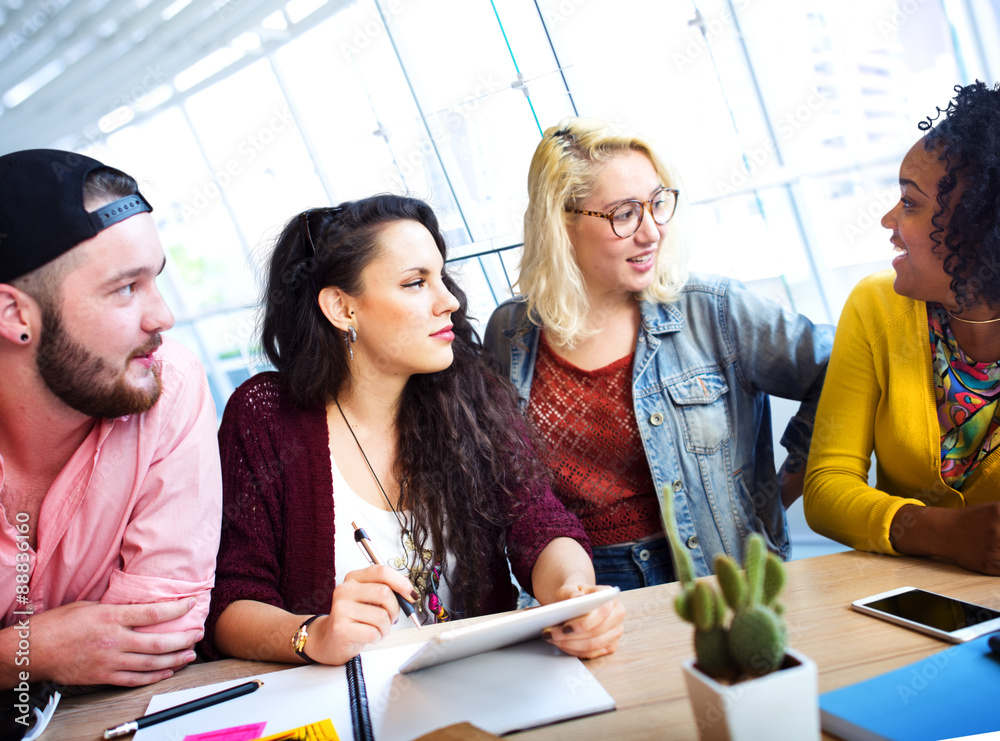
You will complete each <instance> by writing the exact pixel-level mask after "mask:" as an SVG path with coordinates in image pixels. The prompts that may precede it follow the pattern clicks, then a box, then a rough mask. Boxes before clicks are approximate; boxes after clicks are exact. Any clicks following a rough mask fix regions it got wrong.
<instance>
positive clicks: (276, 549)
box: [199, 372, 590, 659]
mask: <svg viewBox="0 0 1000 741" xmlns="http://www.w3.org/2000/svg"><path fill="white" fill-rule="evenodd" d="M518 423H520V422H519V420H518V421H515V420H512V424H518ZM219 448H220V454H221V456H222V484H223V510H222V512H223V523H222V539H221V542H220V544H219V558H218V564H217V567H216V579H215V588H214V590H213V592H212V607H211V610H210V612H209V615H208V619H207V621H206V623H205V638H204V640H203V641H202V642H201V643H200V644H199V651H200V653H201V654H202V656H203V657H204V658H206V659H217V658H221V654H219V652H218V651H217V650H216V649H215V646H214V642H213V637H214V633H215V625H216V622H217V621H218V619H219V615H221V614H222V611H223V610H225V609H226V607H227V606H228V605H229V604H230V603H231V602H234V601H236V600H257V601H260V602H265V603H267V604H271V605H275V606H277V607H280V608H282V609H285V610H288V611H289V612H292V613H294V614H300V615H311V614H315V613H328V612H329V611H330V604H331V600H332V598H333V588H334V584H335V572H334V555H333V546H334V538H333V535H334V518H333V507H334V492H333V474H332V470H331V467H330V448H329V432H328V429H327V422H326V410H325V408H323V407H322V406H318V407H316V408H314V409H308V410H304V409H302V408H300V407H298V406H297V405H296V404H295V403H294V402H293V401H292V400H291V398H290V397H289V396H288V395H287V394H286V393H285V392H284V391H283V390H282V388H281V386H280V384H279V381H278V375H277V374H276V373H270V372H269V373H261V374H259V375H257V376H254V377H253V378H251V379H250V380H248V381H247V382H246V383H244V384H243V385H242V386H240V387H239V388H238V389H237V390H236V391H235V392H234V393H233V395H232V396H231V397H230V399H229V403H228V404H227V405H226V411H225V414H224V415H223V418H222V425H221V427H220V429H219ZM515 509H516V510H517V512H518V513H519V515H518V516H517V517H516V518H512V521H511V522H510V524H509V525H508V527H507V553H506V554H505V553H503V551H502V550H501V548H500V543H501V542H502V539H501V537H500V536H501V533H500V532H499V531H498V532H497V534H496V537H495V538H491V541H490V542H491V543H493V544H496V545H495V548H494V551H493V553H491V554H489V558H488V567H487V568H486V569H484V573H483V579H485V580H487V581H488V583H489V584H490V586H491V589H490V591H489V593H488V596H487V599H486V604H485V606H484V609H483V610H482V611H481V612H482V613H483V614H486V613H493V612H502V611H504V610H511V609H514V607H515V605H516V598H517V591H516V589H515V588H514V586H513V585H512V584H511V581H510V576H509V572H508V562H507V559H508V558H509V559H510V567H511V568H512V569H513V573H514V576H515V577H516V578H517V580H518V582H519V583H520V584H521V585H522V586H524V587H525V589H528V590H529V591H530V588H531V569H532V567H533V566H534V564H535V560H536V559H537V558H538V555H539V554H540V553H541V552H542V550H543V549H544V548H545V546H546V545H548V543H549V542H550V541H551V540H553V539H554V538H558V537H569V538H573V539H574V540H577V541H579V542H580V543H581V544H582V545H583V546H584V548H586V549H587V551H588V553H589V551H590V543H589V541H588V540H587V536H586V533H585V532H584V529H583V527H582V526H581V525H580V522H579V520H577V519H576V517H575V516H574V515H572V514H571V513H569V512H567V511H566V509H565V508H564V507H563V505H562V504H561V503H560V502H559V501H558V500H557V499H556V498H555V495H553V493H552V491H551V489H549V487H548V486H547V485H543V484H539V485H537V486H535V487H533V488H531V489H530V490H527V491H523V492H519V498H518V502H517V504H516V506H515ZM289 640H291V636H289ZM262 658H264V657H262Z"/></svg>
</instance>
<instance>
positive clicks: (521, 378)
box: [484, 274, 833, 576]
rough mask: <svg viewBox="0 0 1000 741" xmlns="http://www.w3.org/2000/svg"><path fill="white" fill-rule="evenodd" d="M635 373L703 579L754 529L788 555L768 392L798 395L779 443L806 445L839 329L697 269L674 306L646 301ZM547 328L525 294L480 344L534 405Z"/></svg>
mask: <svg viewBox="0 0 1000 741" xmlns="http://www.w3.org/2000/svg"><path fill="white" fill-rule="evenodd" d="M639 307H640V314H641V326H640V328H639V337H638V341H637V343H636V348H635V359H634V362H633V370H632V396H633V404H634V409H635V419H636V422H637V424H638V427H639V434H640V436H641V438H642V444H643V448H644V450H645V454H646V460H647V461H648V462H649V468H650V472H651V473H652V476H653V484H654V486H655V490H656V495H657V497H658V498H659V499H660V503H661V507H662V501H663V500H662V498H663V497H664V496H670V495H672V496H673V498H674V509H675V512H676V516H677V525H678V530H679V532H680V536H681V540H683V541H684V542H685V543H686V545H687V547H688V548H689V549H690V550H691V555H692V556H693V558H694V563H695V570H696V571H697V575H698V576H705V575H708V574H711V573H713V570H712V559H713V558H714V557H715V554H717V553H720V552H725V553H727V554H729V555H730V556H732V557H733V558H736V559H738V560H739V561H740V562H741V563H742V560H743V545H744V541H745V539H746V537H747V534H748V533H750V532H759V533H762V534H763V535H764V537H765V538H766V539H767V542H768V546H769V547H770V548H771V549H772V550H774V551H775V552H776V553H778V554H779V555H780V556H781V557H782V558H787V557H788V555H789V554H790V552H791V545H790V543H789V541H788V525H787V522H786V520H785V511H784V508H783V507H782V504H781V496H780V492H779V489H778V483H777V475H776V472H775V466H774V451H773V444H772V437H771V409H770V403H769V400H768V394H774V395H776V396H781V397H785V398H788V399H795V400H798V401H801V402H802V403H801V404H800V406H799V410H798V412H797V413H796V414H795V416H794V417H792V419H791V420H790V421H789V423H788V427H787V428H786V429H785V433H784V435H783V436H782V438H781V444H782V445H783V446H784V447H785V448H786V449H787V450H788V452H789V453H790V454H795V455H797V456H801V459H802V461H803V463H804V461H805V459H806V457H807V456H808V453H809V440H810V437H811V436H812V429H813V423H814V420H815V414H816V406H817V404H818V403H819V395H820V390H821V389H822V386H823V377H824V375H825V374H826V364H827V359H828V358H829V355H830V347H831V345H832V343H833V327H831V326H829V325H814V324H813V323H812V322H810V321H809V320H808V319H806V318H805V317H803V316H801V315H799V314H794V313H792V312H789V311H785V310H783V309H782V308H781V307H780V306H779V305H778V304H776V303H775V302H773V301H770V300H768V299H765V298H763V297H761V296H758V295H757V294H754V293H752V292H751V291H749V290H748V289H747V288H746V287H744V286H743V285H742V284H740V283H737V282H735V281H730V280H729V279H728V278H722V277H718V276H712V275H697V274H696V275H692V276H691V278H690V279H689V280H688V282H687V284H686V285H685V287H684V288H683V290H682V293H681V296H680V298H678V300H677V301H676V302H675V303H672V304H658V303H650V302H647V301H641V302H640V304H639ZM539 336H540V328H539V326H538V325H537V324H535V323H534V322H532V321H531V320H530V319H529V318H528V316H527V305H526V303H525V302H524V301H523V299H518V298H515V299H512V300H510V301H507V302H505V303H504V304H502V305H501V306H499V307H497V309H496V311H495V312H494V313H493V316H492V317H490V321H489V324H488V326H487V328H486V334H485V337H484V344H485V345H486V346H487V347H488V348H489V349H490V350H491V351H492V352H493V354H494V355H495V356H496V358H497V360H498V361H499V362H500V365H501V367H502V368H503V370H504V372H505V373H507V374H508V375H509V377H510V380H511V382H512V383H513V384H514V386H515V387H516V388H517V390H518V393H519V395H520V397H521V406H522V407H526V406H527V400H528V396H529V394H530V393H531V379H532V375H533V374H534V368H535V356H536V353H537V351H538V339H539Z"/></svg>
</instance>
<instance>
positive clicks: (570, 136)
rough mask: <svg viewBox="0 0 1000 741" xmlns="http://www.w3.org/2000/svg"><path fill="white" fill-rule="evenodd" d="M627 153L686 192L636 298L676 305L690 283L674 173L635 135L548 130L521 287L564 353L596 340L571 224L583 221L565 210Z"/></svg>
mask: <svg viewBox="0 0 1000 741" xmlns="http://www.w3.org/2000/svg"><path fill="white" fill-rule="evenodd" d="M628 151H635V152H641V153H642V154H644V155H645V156H646V157H648V158H649V161H650V162H651V163H652V165H653V168H654V169H655V170H656V173H657V175H659V177H660V183H661V184H662V185H664V186H667V187H671V188H677V189H678V190H680V191H681V194H680V197H679V199H678V200H679V202H678V204H677V213H676V214H675V215H674V218H673V219H672V220H671V221H670V226H669V228H668V229H667V233H666V236H664V237H663V239H661V240H660V245H659V249H658V250H657V254H656V266H655V271H656V272H655V275H654V278H653V282H652V284H651V285H650V286H649V287H648V288H646V289H645V290H643V291H642V292H641V293H639V294H637V298H639V299H645V300H649V301H658V302H662V303H670V302H672V301H675V300H676V299H677V297H678V296H679V295H680V290H681V288H682V287H683V286H684V283H685V281H686V280H687V270H686V265H687V239H686V227H687V221H688V214H687V199H686V198H685V197H684V190H683V188H682V187H681V183H680V178H679V177H678V175H677V173H676V171H675V170H674V169H673V167H672V166H671V165H670V164H669V163H667V162H666V161H664V160H663V159H661V158H660V157H659V156H657V154H656V152H655V151H654V150H653V146H652V144H650V142H649V141H647V140H646V139H643V138H642V137H640V136H639V135H637V134H635V133H632V132H629V131H627V130H625V129H623V128H619V127H617V126H615V125H613V124H611V123H608V122H606V121H601V120H598V119H592V118H564V119H563V120H562V121H560V122H559V123H558V124H557V125H556V126H552V127H551V128H549V129H546V131H545V134H544V135H543V137H542V141H541V142H539V144H538V147H537V148H536V149H535V154H534V156H532V158H531V167H530V168H529V169H528V209H527V211H525V213H524V251H523V253H522V255H521V265H520V276H519V278H518V280H517V286H518V288H519V290H520V292H521V293H522V294H523V295H524V297H525V299H526V300H527V303H528V313H529V316H530V317H531V318H532V320H533V321H535V322H537V323H539V324H541V325H542V326H543V327H545V330H546V333H547V336H548V337H549V338H550V339H551V340H552V341H553V342H554V343H555V344H557V345H559V346H566V347H572V346H573V345H574V344H575V343H576V341H577V340H580V339H583V338H585V337H587V336H589V335H591V334H592V333H593V331H592V330H588V329H587V316H588V314H589V312H590V304H589V301H588V300H587V291H586V286H585V283H584V278H583V274H582V273H581V272H580V267H579V265H578V264H577V261H576V252H575V250H574V249H573V244H572V243H571V242H570V238H569V233H568V232H567V229H566V226H567V224H568V223H570V219H575V218H580V217H579V216H574V215H573V214H570V213H567V211H566V208H567V206H569V207H577V205H578V204H579V203H581V202H582V201H583V200H584V199H585V198H587V197H588V196H589V195H590V193H591V191H592V190H593V186H594V180H595V178H596V169H597V167H598V166H600V165H601V164H603V163H604V162H607V161H608V160H609V159H611V158H612V157H614V156H616V155H618V154H620V153H622V152H628Z"/></svg>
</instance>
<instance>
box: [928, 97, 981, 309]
mask: <svg viewBox="0 0 1000 741" xmlns="http://www.w3.org/2000/svg"><path fill="white" fill-rule="evenodd" d="M955 93H956V95H955V98H954V99H953V100H952V101H951V102H950V103H948V107H947V108H944V109H941V108H938V109H937V111H936V113H935V114H934V116H932V117H929V118H928V119H927V120H926V121H921V122H920V124H919V128H920V130H921V131H924V132H926V134H925V136H924V148H925V149H926V150H927V151H932V150H933V151H936V152H937V153H938V156H939V159H940V160H941V161H942V162H943V163H944V165H945V175H944V177H942V178H941V180H940V181H938V195H937V202H938V210H937V211H936V212H935V214H934V216H933V217H932V219H931V223H932V224H933V225H934V227H935V228H934V230H933V231H932V232H931V235H930V236H931V239H932V240H933V241H934V242H935V244H937V245H939V246H940V245H943V246H944V248H945V259H944V270H945V272H946V273H947V274H948V275H949V276H951V290H952V291H954V292H955V297H956V300H957V302H958V307H959V310H960V311H962V310H964V309H966V308H971V307H973V306H977V305H981V304H986V305H987V306H990V307H996V306H998V305H1000V84H997V85H995V86H994V87H993V88H989V87H987V86H986V85H985V84H984V83H982V82H980V81H979V80H977V81H976V82H975V83H973V84H972V85H966V86H965V87H962V86H961V85H956V86H955ZM942 115H944V118H943V119H942V120H940V121H938V119H940V118H941V116H942ZM956 188H958V189H959V198H958V200H957V202H956V203H954V204H952V198H951V196H952V193H953V192H954V191H955V190H956Z"/></svg>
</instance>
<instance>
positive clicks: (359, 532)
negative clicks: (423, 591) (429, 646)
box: [351, 521, 420, 630]
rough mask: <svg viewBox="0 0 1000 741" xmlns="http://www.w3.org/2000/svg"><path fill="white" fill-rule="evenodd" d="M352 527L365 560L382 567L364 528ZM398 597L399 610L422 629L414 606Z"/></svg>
mask: <svg viewBox="0 0 1000 741" xmlns="http://www.w3.org/2000/svg"><path fill="white" fill-rule="evenodd" d="M351 527H353V528H354V542H355V543H357V544H358V547H359V548H361V551H362V553H364V554H365V558H367V559H368V563H370V564H371V565H372V566H381V565H382V560H381V559H380V558H379V557H378V554H377V553H376V552H375V547H374V546H373V545H372V541H371V539H370V538H369V537H368V533H366V532H365V531H364V528H362V527H360V526H359V525H358V523H356V522H353V521H352V522H351ZM393 594H395V595H396V602H398V603H399V609H400V610H402V611H403V614H404V615H406V617H408V618H410V620H412V621H413V624H414V625H416V626H417V630H419V629H420V621H419V620H418V619H417V614H416V612H415V611H414V609H413V605H411V604H410V603H409V602H407V601H406V599H404V598H403V596H402V595H401V594H399V592H395V591H394V592H393Z"/></svg>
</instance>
